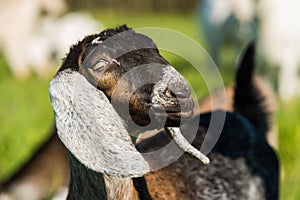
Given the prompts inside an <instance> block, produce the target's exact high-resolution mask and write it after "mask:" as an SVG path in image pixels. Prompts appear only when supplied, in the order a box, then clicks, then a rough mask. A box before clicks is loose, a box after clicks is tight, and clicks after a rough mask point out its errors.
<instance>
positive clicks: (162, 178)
mask: <svg viewBox="0 0 300 200" xmlns="http://www.w3.org/2000/svg"><path fill="white" fill-rule="evenodd" d="M248 51H251V49H250V50H248ZM79 52H81V51H79ZM79 52H78V54H79ZM248 54H249V53H248ZM251 59H253V58H251V55H250V56H249V55H248V56H246V57H245V58H244V60H245V61H244V64H241V66H240V68H239V71H246V73H243V74H241V73H238V76H241V78H240V79H243V78H248V79H247V80H249V77H251V76H252V73H251V70H252V69H253V67H254V66H253V63H252V65H251V64H248V65H246V64H245V63H247V62H251ZM73 62H75V61H73ZM248 68H249V70H248ZM239 74H240V75H239ZM246 83H247V81H246ZM249 83H251V81H249ZM237 84H242V85H245V83H241V82H240V81H239V82H237ZM250 86H251V85H250ZM253 87H255V86H253ZM238 88H240V89H238V90H236V93H237V96H241V95H242V96H243V95H247V91H249V90H244V89H241V87H238ZM253 98H254V99H255V98H256V95H254V96H253V95H251V98H250V99H249V100H250V101H249V102H248V103H245V104H241V103H238V102H239V100H238V101H236V102H237V103H236V107H239V106H238V105H240V107H241V106H242V107H247V106H248V104H249V103H250V104H251V102H252V103H253V102H254V104H255V105H258V104H261V103H263V102H262V101H259V102H255V101H254V99H253ZM251 100H253V101H251ZM260 100H263V99H260ZM200 105H201V104H200ZM261 109H262V108H261ZM233 110H234V109H233ZM217 112H220V111H217ZM228 115H229V117H228V119H227V123H225V125H226V126H225V129H224V131H223V133H222V135H221V138H220V140H219V141H220V142H219V143H217V147H215V149H214V150H213V152H212V153H211V155H210V157H216V158H217V159H216V160H215V161H214V159H213V160H212V162H213V163H214V164H213V165H212V168H211V169H210V166H211V165H209V166H208V167H206V166H204V165H201V164H200V163H199V162H196V161H194V160H187V159H185V158H180V161H176V162H175V164H172V165H171V166H169V167H166V168H164V169H162V170H159V171H155V172H151V173H149V174H147V175H146V185H145V182H144V180H143V179H141V178H134V179H133V184H134V186H135V189H136V190H137V191H138V193H136V192H135V193H134V196H133V197H132V199H137V198H138V197H137V195H139V196H140V198H141V199H149V198H151V196H152V197H153V198H154V199H163V198H165V199H197V198H198V196H199V195H200V194H201V196H200V197H199V199H205V196H207V195H211V196H210V197H207V199H213V198H212V197H214V198H218V197H217V196H213V195H216V194H215V193H214V192H211V190H213V188H216V187H217V189H219V192H220V193H221V192H222V194H224V195H226V193H227V194H228V195H229V194H230V192H236V195H237V198H238V199H240V198H242V197H239V196H238V195H239V194H241V193H239V192H237V191H234V189H232V190H231V189H228V188H221V187H222V183H221V184H220V183H218V182H217V181H218V180H217V178H218V177H219V178H220V180H223V179H225V178H228V179H230V180H235V179H239V178H241V179H243V180H244V182H243V183H244V185H245V187H246V186H248V185H250V184H248V183H247V180H245V179H247V178H249V180H251V181H252V182H251V183H253V185H252V186H253V187H252V188H251V191H250V192H255V189H257V185H259V184H261V186H262V187H261V188H262V190H265V191H263V192H265V193H268V195H269V196H271V197H275V196H276V193H277V192H278V169H277V159H276V156H275V155H274V153H273V151H272V150H271V149H270V148H269V147H268V145H267V144H265V142H264V139H263V138H261V137H260V136H259V135H257V134H256V133H255V131H256V130H253V127H252V125H251V124H249V122H247V120H245V119H244V118H243V117H241V116H239V115H237V114H232V113H229V114H228ZM236 115H237V116H236ZM209 116H210V114H204V115H201V117H200V119H201V121H200V127H199V129H200V130H199V132H198V135H197V137H196V140H195V141H194V143H193V144H194V145H196V146H198V147H199V146H200V145H201V143H202V139H203V137H204V136H203V135H204V134H205V132H204V130H205V129H206V128H207V123H208V121H209V120H210V117H209ZM264 121H265V119H264ZM196 122H197V121H196V119H194V122H191V124H192V126H198V125H197V123H196ZM235 122H238V123H237V124H235ZM230 123H232V125H230ZM265 123H267V122H266V121H265ZM191 124H190V125H191ZM229 125H230V126H229ZM186 127H189V125H187V126H185V128H186ZM243 128H246V129H245V130H242V129H243ZM248 129H250V130H248ZM254 129H255V128H254ZM231 130H232V131H231ZM239 131H241V132H242V133H243V134H241V133H240V132H239ZM230 132H233V133H230ZM244 134H245V135H244ZM236 136H240V138H241V139H242V140H243V141H240V140H241V139H239V138H235V137H236ZM52 138H54V137H52ZM247 139H249V141H248V140H247ZM52 140H53V139H52ZM169 140H170V139H169V138H168V137H167V136H166V135H165V134H164V133H162V132H160V133H159V134H158V135H156V136H154V137H153V138H150V139H145V140H144V141H142V142H140V143H138V144H137V147H138V149H139V150H140V151H142V152H143V151H147V150H148V151H149V148H155V147H156V148H157V146H160V144H161V143H167V141H169ZM244 140H245V141H244ZM55 141H56V142H58V143H59V141H58V140H57V138H56V139H55ZM153 141H155V142H153ZM241 142H243V143H241ZM252 142H254V143H259V144H258V145H253V146H251V145H248V144H249V143H252ZM227 143H228V144H227ZM149 144H151V145H149ZM243 144H247V147H249V149H245V148H244V147H243ZM231 145H232V148H230V146H231ZM239 145H240V146H239ZM260 146H262V147H264V148H265V149H264V151H262V152H259V153H261V154H262V155H265V156H266V155H267V154H270V158H268V157H267V158H266V159H269V160H270V161H271V162H270V163H269V166H267V167H268V169H269V170H270V173H268V172H267V174H266V175H264V174H263V173H262V172H264V170H265V167H264V165H263V164H260V163H259V165H258V168H259V167H261V166H263V169H258V168H252V166H249V165H250V164H249V163H245V160H247V159H249V156H250V155H251V154H252V153H253V151H254V150H255V148H256V147H260ZM221 147H224V149H222V148H221ZM238 148H242V149H243V150H245V151H243V152H241V156H240V157H237V158H235V156H236V155H234V152H236V153H238ZM230 150H232V151H234V152H232V151H230ZM246 150H249V152H247V151H246ZM257 150H258V151H259V149H257ZM223 154H225V157H224V156H223ZM228 154H229V155H228ZM244 159H245V160H244ZM262 160H263V159H262ZM247 161H251V160H247ZM253 161H255V162H257V161H260V160H259V159H254V160H253ZM222 162H225V164H226V166H227V168H225V167H224V168H222V166H223V165H224V163H222ZM189 165H191V166H189ZM230 165H233V166H234V168H233V169H236V170H235V171H236V173H234V172H231V170H232V169H231V168H230V167H231V166H230ZM239 165H240V166H241V168H240V166H239ZM227 169H228V171H226V170H227ZM249 169H250V170H258V171H259V172H257V171H254V173H256V175H253V177H252V175H251V174H250V175H249V174H248V171H249ZM189 170H190V172H187V171H189ZM218 170H220V172H219V173H218ZM206 172H209V173H212V174H213V175H211V177H209V176H208V175H207V174H206V175H205V173H206ZM241 172H245V173H244V174H240V175H239V173H241ZM191 173H192V175H191V176H194V175H197V176H195V177H191V176H189V174H191ZM199 174H201V175H199ZM202 174H204V175H203V178H201V177H202ZM225 175H226V177H224V176H225ZM268 175H269V177H270V180H269V181H270V183H268V182H267V181H266V178H265V177H266V176H268ZM214 177H215V178H214ZM251 177H252V179H251ZM191 178H192V180H190V179H191ZM196 179H198V180H201V181H202V182H201V183H203V180H204V182H205V181H206V185H205V183H203V185H204V186H205V187H204V186H203V187H197V184H195V185H193V184H194V182H197V180H196ZM207 179H208V180H207ZM210 180H211V181H215V182H216V184H215V185H212V184H213V183H211V182H209V181H210ZM245 182H246V183H245ZM255 182H257V183H255ZM266 182H267V183H266ZM223 183H226V184H225V185H228V184H229V186H228V187H233V186H234V183H233V182H229V181H226V180H225V181H224V180H223ZM255 184H257V185H255ZM276 184H277V185H276ZM272 185H273V190H271V189H270V187H271V186H272ZM147 186H148V187H149V191H150V193H149V192H148V188H147ZM235 186H239V187H237V189H241V186H240V185H235ZM145 188H146V189H145ZM202 188H204V189H203V190H202ZM230 190H231V191H230ZM203 191H204V192H205V191H207V192H208V194H205V195H204V196H202V193H203ZM216 191H217V190H216ZM201 192H202V193H201ZM250 192H249V193H250ZM195 193H199V195H198V196H193V195H194V194H195ZM231 194H232V193H231ZM228 198H233V197H232V196H229V197H228ZM249 198H250V197H249ZM253 198H254V197H253ZM218 199H219V198H218ZM262 199H263V198H262ZM266 199H271V198H266ZM274 199H276V198H274Z"/></svg>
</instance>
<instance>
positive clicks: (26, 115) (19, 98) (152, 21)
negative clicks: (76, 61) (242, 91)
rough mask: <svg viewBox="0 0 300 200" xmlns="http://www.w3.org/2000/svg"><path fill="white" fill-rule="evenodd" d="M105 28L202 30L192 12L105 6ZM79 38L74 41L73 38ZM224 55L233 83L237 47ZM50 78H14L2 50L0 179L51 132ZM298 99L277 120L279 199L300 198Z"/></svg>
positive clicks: (200, 85)
mask: <svg viewBox="0 0 300 200" xmlns="http://www.w3.org/2000/svg"><path fill="white" fill-rule="evenodd" d="M93 15H94V16H95V17H96V18H97V19H99V20H100V21H101V22H102V23H103V24H104V26H105V27H115V26H117V25H121V24H124V23H126V24H128V26H130V27H134V28H138V27H150V26H154V27H164V28H170V29H173V30H177V31H179V32H181V33H184V34H186V35H188V36H189V37H191V38H193V39H194V40H196V41H198V42H200V43H202V45H204V46H205V43H203V41H204V39H203V38H202V37H201V34H200V33H201V30H200V28H199V26H198V25H197V21H196V18H195V17H194V16H193V14H181V13H179V14H178V13H139V14H138V15H137V14H134V13H129V12H127V13H122V12H118V13H116V12H113V11H109V10H108V11H107V10H105V11H104V10H101V11H98V12H95V11H93ZM74 42H75V41H74ZM162 54H163V55H164V56H166V57H167V59H168V60H169V61H170V63H171V64H172V65H174V66H175V67H176V68H177V69H178V70H179V71H180V72H181V73H182V74H183V75H184V76H185V77H186V78H187V79H188V80H189V82H190V84H191V85H192V87H193V89H195V92H196V94H197V97H198V98H200V97H202V96H204V95H206V93H207V88H206V86H205V84H204V82H203V80H202V78H201V77H196V78H195V73H194V72H193V71H190V70H186V67H182V66H189V65H190V64H189V63H188V62H187V61H185V60H183V59H181V58H178V56H176V55H173V54H171V53H169V52H163V53H162ZM222 57H224V58H225V63H224V65H223V66H221V67H220V69H221V73H222V76H223V79H224V82H225V84H227V85H229V84H232V82H233V75H234V68H233V66H232V65H233V64H232V63H234V58H233V51H232V49H230V47H226V49H225V50H224V51H223V55H222ZM51 78H52V75H51V76H49V78H48V79H39V78H37V77H35V76H32V78H30V79H29V80H26V81H18V80H15V79H14V78H13V77H12V76H11V74H10V72H9V70H8V67H7V64H6V63H5V60H4V59H3V56H1V55H0V94H1V96H0V127H1V129H0V179H5V178H7V177H8V176H9V175H10V174H11V173H13V172H14V171H15V170H16V169H17V168H18V166H20V165H21V164H22V163H24V162H25V161H26V160H27V159H28V158H29V157H30V155H31V154H32V152H33V151H34V149H35V148H37V147H38V145H39V144H40V142H41V141H42V140H44V139H45V138H46V137H47V136H48V131H49V129H50V128H51V125H52V123H53V112H52V109H51V105H50V101H49V96H48V83H49V81H50V79H51ZM299 111H300V101H299V98H297V99H294V100H293V101H291V102H287V103H280V104H279V108H278V111H277V113H276V117H275V119H274V120H275V121H276V124H277V126H278V131H279V151H278V154H279V155H280V160H281V165H282V169H283V170H282V174H281V177H282V181H281V199H287V200H295V199H300V188H299V183H300V171H299V170H298V169H299V168H300V160H299V157H300V145H298V142H299V141H300V123H299V121H300V112H299Z"/></svg>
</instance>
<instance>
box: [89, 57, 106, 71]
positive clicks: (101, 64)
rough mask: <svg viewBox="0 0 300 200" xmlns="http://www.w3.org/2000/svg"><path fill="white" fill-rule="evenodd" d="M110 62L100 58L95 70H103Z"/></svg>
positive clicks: (94, 67)
mask: <svg viewBox="0 0 300 200" xmlns="http://www.w3.org/2000/svg"><path fill="white" fill-rule="evenodd" d="M108 64H109V62H108V61H107V60H104V59H100V60H98V61H97V63H96V64H94V66H93V69H94V70H95V71H101V70H103V68H104V67H106V66H107V65H108Z"/></svg>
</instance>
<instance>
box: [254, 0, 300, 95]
mask: <svg viewBox="0 0 300 200" xmlns="http://www.w3.org/2000/svg"><path fill="white" fill-rule="evenodd" d="M299 8H300V1H299V0H287V1H282V0H261V1H259V5H258V15H259V19H260V30H259V45H260V46H259V47H260V48H259V49H260V51H261V52H260V53H261V54H262V57H263V58H264V60H266V61H267V63H268V64H271V65H274V66H277V67H279V77H278V80H279V85H278V86H279V94H280V96H281V98H282V99H283V100H288V99H291V98H292V97H294V96H295V95H299V93H300V82H299V76H298V74H299V65H300V12H299Z"/></svg>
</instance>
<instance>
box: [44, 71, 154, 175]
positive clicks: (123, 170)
mask: <svg viewBox="0 0 300 200" xmlns="http://www.w3.org/2000/svg"><path fill="white" fill-rule="evenodd" d="M49 90H50V96H51V102H52V106H53V109H54V112H55V121H56V126H57V133H58V136H59V137H60V139H61V141H62V142H63V143H64V145H65V146H66V147H67V148H68V150H69V151H70V152H71V153H72V154H73V155H74V156H75V157H76V158H77V159H78V160H79V161H80V162H81V163H82V164H84V165H85V166H86V167H87V168H89V169H93V170H94V171H96V172H100V173H104V174H108V175H113V176H124V177H137V176H142V175H144V174H145V173H147V172H149V170H150V169H149V166H148V163H147V162H146V161H145V160H144V158H143V157H142V155H141V154H140V153H139V152H138V151H137V150H136V149H135V147H134V145H133V144H132V142H131V139H130V137H129V134H128V132H127V131H126V129H125V127H124V125H123V123H122V120H121V118H120V117H119V115H118V114H117V112H116V111H115V110H114V108H113V107H112V105H111V104H110V102H109V100H108V99H107V97H106V96H105V94H104V93H103V92H102V91H100V90H98V89H97V88H95V87H94V86H92V85H91V84H90V83H89V82H88V81H87V80H86V79H85V78H84V77H83V76H82V75H80V74H79V73H77V72H74V71H71V70H65V71H62V72H59V73H58V74H57V75H56V77H55V78H54V79H53V80H52V81H51V83H50V88H49Z"/></svg>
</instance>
